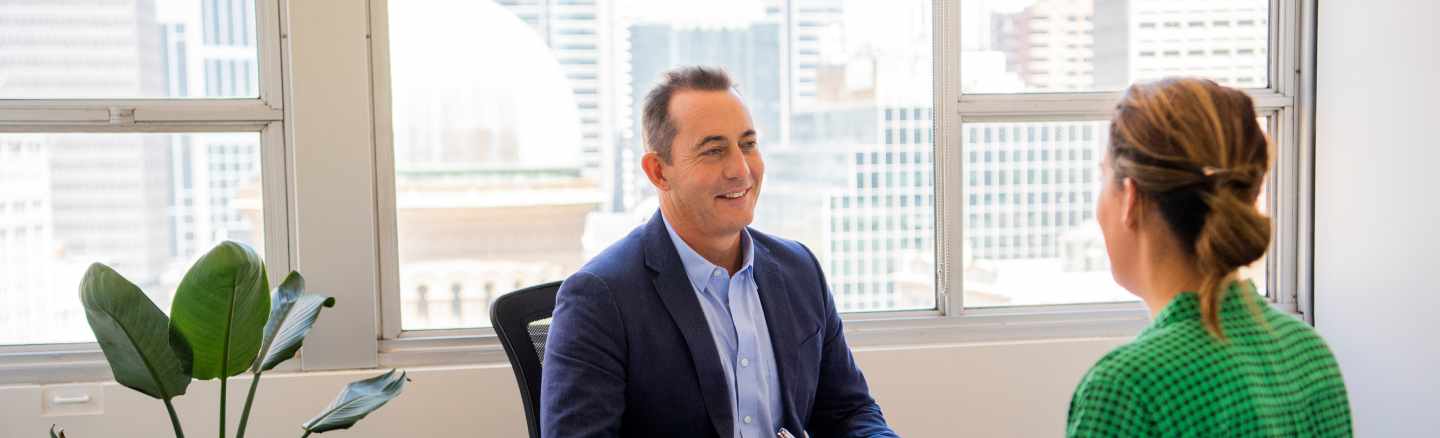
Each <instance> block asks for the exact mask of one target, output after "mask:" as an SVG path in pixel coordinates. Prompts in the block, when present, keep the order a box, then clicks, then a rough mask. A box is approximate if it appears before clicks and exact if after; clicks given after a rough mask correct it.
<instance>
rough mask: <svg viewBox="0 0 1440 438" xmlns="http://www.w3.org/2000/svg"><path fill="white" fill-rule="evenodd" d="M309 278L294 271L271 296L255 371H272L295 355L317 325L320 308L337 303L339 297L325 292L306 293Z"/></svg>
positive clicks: (254, 367) (253, 369)
mask: <svg viewBox="0 0 1440 438" xmlns="http://www.w3.org/2000/svg"><path fill="white" fill-rule="evenodd" d="M304 293H305V278H304V277H301V276H300V273H299V272H295V271H290V275H288V276H286V277H285V281H284V282H282V283H280V287H278V288H275V296H274V297H272V298H271V299H270V303H271V304H270V322H267V323H265V339H264V341H262V342H261V343H260V357H259V358H257V359H256V360H255V365H254V366H252V367H251V368H250V371H251V372H256V373H259V372H262V371H270V369H272V368H275V366H276V365H279V364H280V362H284V361H286V360H288V359H290V358H292V357H295V352H297V351H300V344H302V343H304V342H305V334H306V333H309V332H310V328H311V327H314V326H315V319H316V318H318V317H320V309H321V308H323V307H334V306H335V298H332V297H327V296H324V295H304V296H301V295H302V294H304Z"/></svg>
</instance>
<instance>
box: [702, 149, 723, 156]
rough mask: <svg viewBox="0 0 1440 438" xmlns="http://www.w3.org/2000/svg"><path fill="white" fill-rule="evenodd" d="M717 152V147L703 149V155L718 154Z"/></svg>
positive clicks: (718, 150)
mask: <svg viewBox="0 0 1440 438" xmlns="http://www.w3.org/2000/svg"><path fill="white" fill-rule="evenodd" d="M719 153H720V149H719V148H715V149H710V150H707V151H705V155H715V154H719Z"/></svg>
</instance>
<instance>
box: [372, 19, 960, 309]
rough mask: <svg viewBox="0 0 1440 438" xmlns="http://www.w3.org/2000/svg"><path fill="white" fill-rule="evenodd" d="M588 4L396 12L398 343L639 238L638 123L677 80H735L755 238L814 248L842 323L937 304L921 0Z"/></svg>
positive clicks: (653, 203) (927, 60)
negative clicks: (644, 108)
mask: <svg viewBox="0 0 1440 438" xmlns="http://www.w3.org/2000/svg"><path fill="white" fill-rule="evenodd" d="M596 3H597V2H588V1H574V2H542V1H526V0H519V1H506V2H500V3H499V4H496V3H491V2H472V1H460V0H426V1H407V2H391V4H390V8H391V9H390V44H391V50H390V53H391V60H390V66H391V67H390V68H391V75H392V94H393V96H392V97H393V102H394V106H393V108H394V109H393V111H394V113H393V114H394V124H395V154H396V186H397V187H396V190H397V208H398V209H399V211H398V218H399V232H400V237H399V238H400V241H399V247H400V288H401V296H400V299H401V303H402V311H401V313H402V315H403V323H402V326H403V327H404V328H405V329H409V330H414V329H437V328H455V327H484V326H488V325H489V323H490V320H489V314H488V310H489V304H490V303H491V302H493V301H494V299H495V298H496V297H498V296H499V295H501V294H504V293H508V292H510V291H513V290H515V289H518V288H522V287H525V286H530V285H534V284H538V283H542V282H547V281H554V280H563V279H564V278H565V277H567V276H569V274H570V273H572V272H574V271H575V270H577V269H578V268H579V267H580V266H581V265H583V264H584V263H585V262H586V261H587V260H588V259H589V258H590V257H592V256H594V255H595V254H597V253H599V252H600V251H601V250H603V249H604V248H606V247H607V246H609V245H610V244H611V243H613V242H615V241H617V240H619V239H620V238H622V237H624V236H625V235H626V234H628V233H629V232H630V231H631V230H632V229H633V228H634V227H636V226H638V225H640V224H643V223H644V221H645V220H646V219H648V218H649V217H650V215H651V214H653V213H654V212H655V211H656V210H657V208H658V201H657V200H656V198H655V194H654V189H653V188H652V187H651V185H650V183H649V181H648V180H647V179H646V177H645V175H644V173H643V171H642V170H641V169H640V166H639V161H640V158H641V156H642V155H643V150H644V148H643V145H642V144H641V136H640V135H639V134H638V132H637V131H638V130H639V129H640V126H639V124H640V117H639V111H638V110H639V107H640V106H641V104H642V101H643V98H644V95H645V93H647V92H649V91H650V88H651V87H652V85H653V83H654V80H655V78H656V75H657V74H658V73H659V72H661V71H663V70H666V69H669V68H672V67H675V66H678V65H682V64H717V65H721V66H724V67H725V68H727V69H728V70H729V71H730V73H731V74H732V75H733V76H734V77H735V78H736V79H737V81H738V82H739V83H740V90H741V93H742V94H744V96H745V99H746V103H747V105H748V106H749V108H750V111H751V114H752V116H753V119H754V123H755V125H756V129H757V131H758V132H759V136H760V142H761V146H760V148H761V151H762V153H763V154H764V160H765V163H766V168H765V170H766V172H765V177H766V179H765V183H764V191H763V193H762V195H761V201H760V206H759V207H758V209H757V211H756V217H755V221H754V223H753V224H752V226H753V227H755V228H756V229H759V230H761V231H764V232H768V233H772V234H776V235H779V236H782V237H787V238H791V239H795V240H798V241H800V242H802V243H804V244H805V245H807V246H808V247H810V248H811V250H812V251H813V252H814V253H815V254H816V256H817V257H818V258H819V259H820V261H821V263H822V265H823V266H824V268H825V269H826V271H827V274H828V275H829V276H830V280H831V282H832V284H831V286H832V288H833V290H834V293H835V296H836V297H837V298H838V300H837V304H838V305H839V307H840V310H841V311H873V310H894V309H933V308H934V307H935V293H934V249H933V248H934V243H933V236H934V224H933V217H934V215H933V207H932V206H933V205H934V189H933V187H932V185H933V184H932V182H933V180H934V178H933V164H932V162H933V155H934V154H933V148H932V146H931V139H932V137H933V129H932V128H933V122H932V117H931V112H932V111H931V102H932V93H931V84H932V82H933V80H932V77H931V76H932V55H931V29H930V23H931V12H930V11H931V4H930V2H928V1H921V0H907V1H898V2H897V1H841V0H831V1H823V0H822V1H811V2H805V3H802V4H798V5H797V4H794V3H786V2H778V1H736V2H716V3H713V4H712V3H707V4H706V5H705V6H704V7H696V5H693V4H686V5H685V6H679V5H675V4H674V3H673V2H670V1H662V0H625V1H617V2H615V3H614V4H613V5H608V6H606V5H604V3H603V2H599V3H601V4H600V5H597V4H596ZM717 20H718V21H717ZM493 41H506V42H507V43H506V44H493ZM495 59H505V60H506V63H505V65H504V66H503V67H501V66H497V65H496V64H494V63H493V62H492V60H495ZM857 157H858V158H857ZM861 221H863V222H864V223H865V224H867V225H866V227H867V228H865V229H864V230H863V231H862V230H861V229H860V228H859V224H860V222H861ZM842 223H843V224H847V225H845V227H848V228H845V227H842V226H841V225H840V224H842ZM882 224H883V225H882ZM847 291H848V293H847Z"/></svg>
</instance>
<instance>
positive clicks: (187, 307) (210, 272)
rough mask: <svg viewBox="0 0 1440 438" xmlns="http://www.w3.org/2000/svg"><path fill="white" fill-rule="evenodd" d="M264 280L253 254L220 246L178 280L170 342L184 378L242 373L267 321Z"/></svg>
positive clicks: (261, 266) (260, 264)
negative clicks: (186, 376) (178, 359)
mask: <svg viewBox="0 0 1440 438" xmlns="http://www.w3.org/2000/svg"><path fill="white" fill-rule="evenodd" d="M269 292H270V281H269V280H268V279H266V277H265V263H264V262H262V261H260V256H259V255H257V254H255V250H252V249H250V247H248V246H245V245H243V244H240V243H235V242H230V241H226V242H221V243H220V244H219V245H216V246H215V248H214V249H211V250H210V252H209V253H206V254H205V255H204V256H201V257H200V259H199V260H196V261H195V265H194V266H191V267H190V271H189V272H186V273H185V278H183V279H181V280H180V287H179V289H177V290H176V291H175V301H174V302H173V303H172V304H171V305H170V342H171V345H172V346H173V347H174V349H175V352H176V355H177V356H178V357H179V358H180V363H181V365H182V366H183V367H184V368H183V369H184V370H185V372H186V374H189V375H190V376H192V377H195V378H197V379H202V380H209V379H216V378H226V377H230V376H234V375H237V374H240V373H242V372H245V370H246V369H248V368H250V365H251V364H253V363H254V362H255V355H256V353H258V352H259V351H260V340H261V337H262V336H263V335H264V331H265V321H266V319H268V318H269V316H270V312H269V310H270V293H269Z"/></svg>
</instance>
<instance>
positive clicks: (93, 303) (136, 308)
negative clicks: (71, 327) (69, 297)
mask: <svg viewBox="0 0 1440 438" xmlns="http://www.w3.org/2000/svg"><path fill="white" fill-rule="evenodd" d="M80 302H81V303H82V304H83V305H84V306H85V319H86V320H88V321H89V322H90V330H91V331H93V332H95V340H96V341H99V342H100V349H101V350H103V351H104V352H105V360H107V361H109V362H110V371H111V372H113V373H114V374H115V381H116V382H119V383H120V384H121V385H125V386H126V387H129V388H131V389H134V390H136V391H140V392H141V393H144V394H145V395H148V396H151V397H155V398H158V399H162V400H164V399H170V398H173V397H175V396H177V395H182V394H185V388H186V387H188V386H190V378H189V377H186V376H185V373H183V372H181V367H180V361H179V360H178V359H177V358H176V357H175V353H174V352H173V351H171V350H170V346H169V345H168V344H167V343H166V342H165V339H166V336H165V332H166V327H167V326H169V322H168V321H167V320H166V318H165V312H161V311H160V308H159V307H156V306H155V303H153V302H151V301H150V298H149V297H146V296H145V293H143V292H141V291H140V288H139V287H136V286H135V284H134V283H131V282H130V281H129V280H126V279H125V277H123V276H121V275H120V274H119V273H117V272H115V271H114V270H112V269H110V267H109V266H105V265H102V264H99V263H95V264H92V265H90V269H89V270H87V271H85V277H84V278H83V279H81V280H80Z"/></svg>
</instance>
